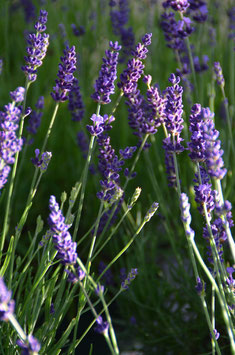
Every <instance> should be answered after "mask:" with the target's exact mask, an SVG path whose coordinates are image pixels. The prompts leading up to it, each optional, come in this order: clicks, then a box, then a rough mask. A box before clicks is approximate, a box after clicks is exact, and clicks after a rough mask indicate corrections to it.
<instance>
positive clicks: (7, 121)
mask: <svg viewBox="0 0 235 355" xmlns="http://www.w3.org/2000/svg"><path fill="white" fill-rule="evenodd" d="M22 92H23V90H22V88H18V89H16V90H15V91H14V92H12V93H11V96H12V98H13V99H14V100H17V102H19V100H21V99H22ZM15 103H16V101H13V102H12V103H9V104H8V105H5V107H4V111H0V189H2V188H3V186H4V185H5V184H6V182H7V177H8V175H9V173H10V170H11V168H10V166H9V165H10V164H14V162H15V154H16V153H17V152H18V151H20V150H21V149H22V145H23V140H22V139H18V138H17V136H16V130H17V129H18V127H19V125H18V122H19V119H20V116H21V114H22V107H21V106H19V107H17V106H16V105H15Z"/></svg>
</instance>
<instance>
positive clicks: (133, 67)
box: [118, 33, 152, 96]
mask: <svg viewBox="0 0 235 355" xmlns="http://www.w3.org/2000/svg"><path fill="white" fill-rule="evenodd" d="M151 36H152V34H151V33H149V34H146V35H145V36H144V37H143V39H142V43H138V44H137V46H136V47H135V50H134V51H133V53H132V54H133V58H132V59H130V60H129V61H128V63H127V68H126V69H125V70H124V71H123V73H122V74H121V75H120V82H119V83H118V87H119V88H120V89H121V90H122V91H123V93H124V95H125V96H128V95H130V94H132V93H135V92H136V91H137V82H138V80H139V79H140V77H141V75H142V74H143V69H144V64H143V63H142V60H143V59H145V58H146V56H147V53H148V49H147V48H146V46H148V45H150V43H151Z"/></svg>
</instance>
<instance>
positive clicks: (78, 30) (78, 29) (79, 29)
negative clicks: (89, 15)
mask: <svg viewBox="0 0 235 355" xmlns="http://www.w3.org/2000/svg"><path fill="white" fill-rule="evenodd" d="M71 28H72V30H73V34H74V36H77V37H80V36H83V35H84V34H85V33H86V31H85V28H84V27H83V26H76V25H75V24H74V23H72V25H71Z"/></svg>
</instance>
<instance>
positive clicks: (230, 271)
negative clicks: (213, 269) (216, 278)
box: [226, 266, 235, 287]
mask: <svg viewBox="0 0 235 355" xmlns="http://www.w3.org/2000/svg"><path fill="white" fill-rule="evenodd" d="M226 271H227V273H228V275H229V277H228V278H227V284H228V285H229V286H230V287H235V280H234V278H233V273H234V272H235V269H234V268H233V267H231V266H230V267H227V269H226Z"/></svg>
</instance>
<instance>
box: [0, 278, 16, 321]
mask: <svg viewBox="0 0 235 355" xmlns="http://www.w3.org/2000/svg"><path fill="white" fill-rule="evenodd" d="M11 295H12V292H11V291H9V290H8V289H7V287H6V285H5V283H4V281H3V278H2V277H0V320H2V321H5V322H6V321H7V320H8V318H9V316H10V315H12V314H13V312H14V310H15V301H14V300H12V299H11Z"/></svg>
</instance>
